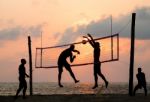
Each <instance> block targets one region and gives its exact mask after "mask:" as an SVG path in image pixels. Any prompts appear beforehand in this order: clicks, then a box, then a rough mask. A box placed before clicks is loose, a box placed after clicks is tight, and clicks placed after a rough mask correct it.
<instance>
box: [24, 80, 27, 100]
mask: <svg viewBox="0 0 150 102" xmlns="http://www.w3.org/2000/svg"><path fill="white" fill-rule="evenodd" d="M23 87H24V88H23V98H25V95H26V90H27V82H26V80H24V83H23Z"/></svg>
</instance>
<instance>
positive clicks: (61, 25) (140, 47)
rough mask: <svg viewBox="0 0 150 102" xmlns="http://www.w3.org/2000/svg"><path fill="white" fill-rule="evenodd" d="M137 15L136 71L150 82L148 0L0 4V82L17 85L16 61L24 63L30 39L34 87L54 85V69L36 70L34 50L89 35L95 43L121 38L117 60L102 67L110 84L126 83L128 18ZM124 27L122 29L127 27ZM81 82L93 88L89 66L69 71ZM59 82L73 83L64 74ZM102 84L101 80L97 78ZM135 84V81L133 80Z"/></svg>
mask: <svg viewBox="0 0 150 102" xmlns="http://www.w3.org/2000/svg"><path fill="white" fill-rule="evenodd" d="M133 12H135V13H136V26H135V32H136V43H135V44H136V45H135V68H134V70H135V71H134V77H135V74H136V73H137V68H138V67H142V68H143V71H144V72H145V74H146V78H147V81H148V82H150V63H149V62H150V47H149V45H150V1H149V0H130V1H129V0H9V1H8V0H0V82H17V81H18V66H19V64H20V59H21V58H26V59H27V64H26V71H27V73H29V71H28V70H29V67H28V66H29V65H28V46H27V44H28V43H27V36H28V35H30V36H31V38H32V53H33V80H34V82H57V74H58V70H57V69H35V66H34V63H35V49H36V47H40V46H41V45H40V44H41V40H40V39H41V32H42V35H43V47H46V46H54V45H60V44H67V43H71V42H75V41H79V39H80V38H81V37H82V36H83V35H86V34H87V33H91V34H92V36H93V37H94V38H97V37H103V36H108V35H110V32H111V30H110V28H111V26H110V16H111V15H112V19H113V20H112V23H113V24H112V28H113V29H112V32H113V33H114V34H115V33H119V36H120V58H119V61H117V62H110V63H104V64H102V68H101V69H102V72H103V73H104V75H105V76H106V78H107V79H108V80H109V81H110V82H128V79H129V63H130V62H129V59H130V29H131V15H132V13H133ZM126 25H127V26H126ZM72 70H73V72H74V73H75V75H76V77H77V78H78V79H79V80H80V81H81V82H91V83H93V82H94V80H93V79H94V78H93V66H92V65H90V66H82V67H81V68H76V67H73V68H72ZM62 77H63V78H62V81H63V82H66V81H69V82H73V80H72V79H71V77H70V75H69V73H68V72H67V71H66V70H64V73H63V76H62ZM99 80H100V81H101V79H100V78H99ZM134 81H136V80H134Z"/></svg>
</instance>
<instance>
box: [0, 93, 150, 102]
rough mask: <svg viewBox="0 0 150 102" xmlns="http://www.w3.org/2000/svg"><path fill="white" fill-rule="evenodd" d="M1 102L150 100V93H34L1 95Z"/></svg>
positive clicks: (148, 101) (133, 101)
mask: <svg viewBox="0 0 150 102" xmlns="http://www.w3.org/2000/svg"><path fill="white" fill-rule="evenodd" d="M0 102H150V95H148V96H144V94H137V95H136V96H132V97H131V96H128V95H127V94H97V95H94V94H93V95H92V94H90V95H85V94H81V95H75V94H74V95H33V96H27V97H26V99H23V98H22V97H21V96H19V97H18V98H17V99H14V97H13V96H0Z"/></svg>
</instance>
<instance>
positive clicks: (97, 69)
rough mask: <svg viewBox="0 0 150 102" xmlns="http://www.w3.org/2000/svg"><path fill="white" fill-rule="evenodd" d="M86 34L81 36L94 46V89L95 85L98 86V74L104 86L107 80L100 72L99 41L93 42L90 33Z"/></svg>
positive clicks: (106, 84)
mask: <svg viewBox="0 0 150 102" xmlns="http://www.w3.org/2000/svg"><path fill="white" fill-rule="evenodd" d="M87 35H88V37H87V36H83V37H84V38H87V40H88V42H89V43H90V45H91V46H92V47H93V48H94V55H93V57H94V68H93V69H94V80H95V85H94V86H93V88H92V89H95V88H96V87H98V82H97V81H98V76H97V75H99V76H100V77H101V78H102V79H103V80H104V82H105V86H106V88H107V86H108V81H107V80H106V78H105V77H104V75H103V74H102V72H101V62H100V60H99V58H100V43H99V42H95V41H94V39H93V37H92V36H91V35H90V34H87Z"/></svg>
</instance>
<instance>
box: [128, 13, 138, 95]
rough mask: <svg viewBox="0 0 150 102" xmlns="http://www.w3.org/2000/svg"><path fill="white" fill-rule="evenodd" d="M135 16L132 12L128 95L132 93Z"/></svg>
mask: <svg viewBox="0 0 150 102" xmlns="http://www.w3.org/2000/svg"><path fill="white" fill-rule="evenodd" d="M135 17H136V13H132V24H131V50H130V68H129V95H130V96H132V95H133V73H134V70H133V69H134V44H135Z"/></svg>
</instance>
